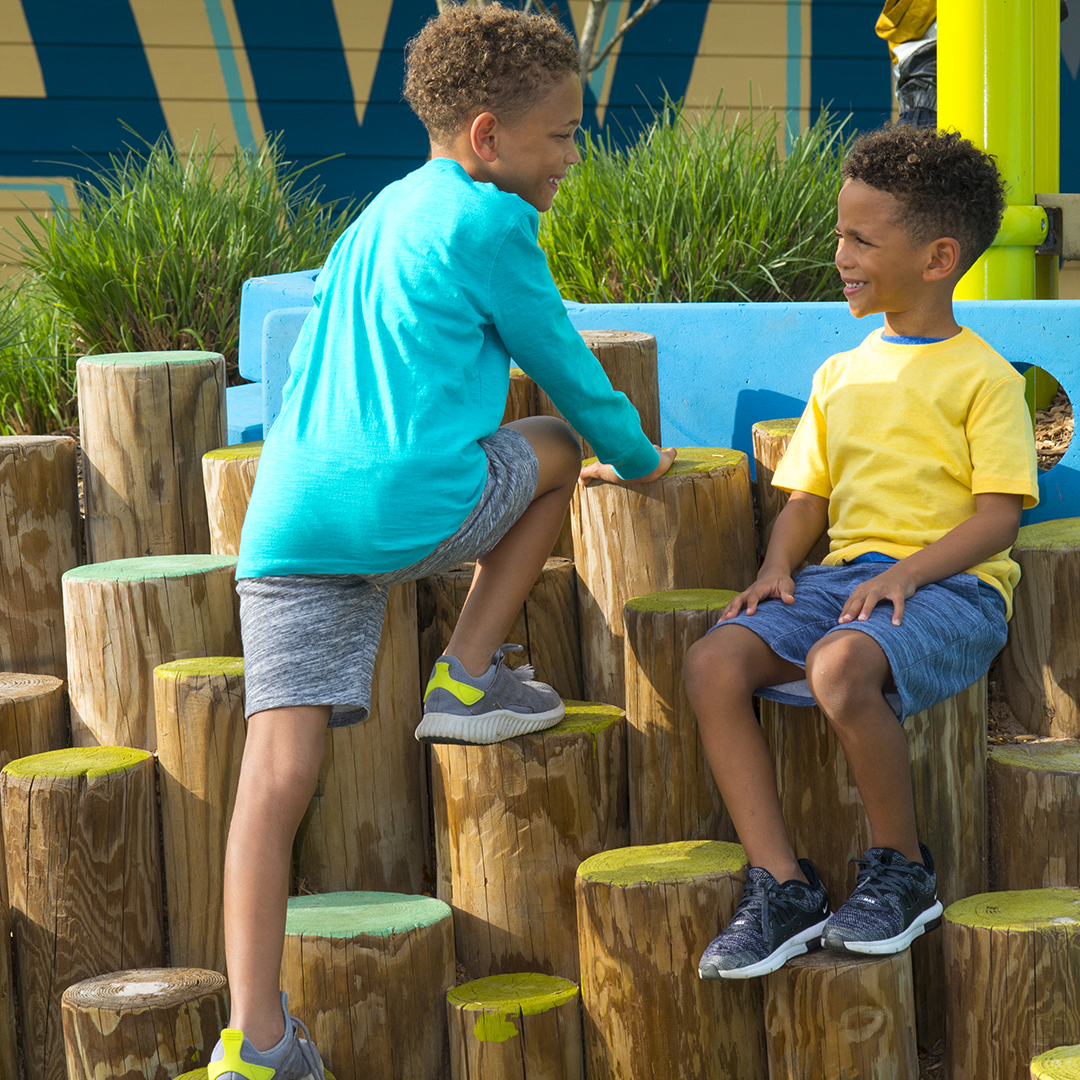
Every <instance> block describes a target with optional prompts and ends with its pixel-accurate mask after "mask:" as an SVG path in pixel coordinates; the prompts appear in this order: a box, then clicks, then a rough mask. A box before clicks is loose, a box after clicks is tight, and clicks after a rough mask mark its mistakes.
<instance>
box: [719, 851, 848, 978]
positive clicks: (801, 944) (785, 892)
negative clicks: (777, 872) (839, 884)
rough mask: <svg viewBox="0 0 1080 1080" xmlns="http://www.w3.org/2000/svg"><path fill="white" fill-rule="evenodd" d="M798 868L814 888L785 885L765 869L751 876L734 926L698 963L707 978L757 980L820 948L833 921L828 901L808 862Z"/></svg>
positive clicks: (749, 873)
mask: <svg viewBox="0 0 1080 1080" xmlns="http://www.w3.org/2000/svg"><path fill="white" fill-rule="evenodd" d="M799 866H800V867H801V868H802V872H803V873H804V874H805V875H806V880H807V882H809V884H806V883H804V882H802V881H785V882H784V883H783V884H781V883H780V882H778V881H777V880H776V878H774V877H773V876H772V874H770V873H769V871H768V870H764V869H762V868H761V867H760V866H751V867H750V869H749V870H748V871H747V872H746V884H745V885H744V886H743V894H742V898H741V899H740V900H739V906H738V907H737V908H736V909H735V914H734V915H733V916H732V917H731V921H730V922H729V923H728V924H727V926H725V927H724V930H723V932H722V933H721V934H720V936H719V937H718V938H716V940H715V941H713V942H712V944H711V945H710V946H709V947H708V948H707V949H706V950H705V952H704V954H703V955H702V957H701V962H700V963H699V964H698V975H699V976H700V977H701V978H703V979H752V978H753V977H754V976H756V975H768V973H769V972H770V971H776V969H777V968H781V967H783V966H784V964H785V963H786V962H787V961H788V960H789V959H791V957H793V956H801V955H802V954H803V953H804V952H809V951H810V950H811V949H817V948H819V947H820V945H821V931H822V929H823V928H824V926H825V921H826V919H828V917H829V897H828V894H827V893H826V892H825V886H824V885H822V884H821V880H820V879H819V878H818V874H817V870H816V869H815V868H814V864H813V863H812V862H811V861H810V860H809V859H800V860H799Z"/></svg>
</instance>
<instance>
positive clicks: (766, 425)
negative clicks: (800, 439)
mask: <svg viewBox="0 0 1080 1080" xmlns="http://www.w3.org/2000/svg"><path fill="white" fill-rule="evenodd" d="M798 426H799V418H798V417H797V416H794V417H788V418H786V419H784V420H759V421H758V422H757V423H756V424H755V425H754V427H755V428H756V429H757V430H758V431H760V432H762V433H763V434H765V435H772V436H773V437H774V438H781V439H782V438H783V437H784V436H785V435H787V436H790V435H794V434H795V429H796V428H797V427H798Z"/></svg>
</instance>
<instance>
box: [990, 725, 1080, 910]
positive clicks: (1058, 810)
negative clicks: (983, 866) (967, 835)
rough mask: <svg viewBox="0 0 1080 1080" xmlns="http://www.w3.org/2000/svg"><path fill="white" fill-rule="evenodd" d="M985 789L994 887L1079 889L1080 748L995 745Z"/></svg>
mask: <svg viewBox="0 0 1080 1080" xmlns="http://www.w3.org/2000/svg"><path fill="white" fill-rule="evenodd" d="M986 785H987V796H988V803H989V807H990V888H991V889H994V890H995V891H997V890H1005V889H1041V888H1053V887H1054V886H1059V885H1069V886H1072V887H1073V888H1075V887H1077V886H1080V744H1078V743H1076V742H1073V741H1069V742H1052V743H1035V744H1029V745H1024V744H1016V745H1011V746H991V747H990V751H989V757H988V758H987V762H986ZM1021 833H1022V837H1023V839H1022V842H1020V841H1019V834H1021Z"/></svg>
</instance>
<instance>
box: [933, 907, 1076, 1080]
mask: <svg viewBox="0 0 1080 1080" xmlns="http://www.w3.org/2000/svg"><path fill="white" fill-rule="evenodd" d="M943 925H944V930H945V935H944V937H945V964H946V979H947V983H948V995H947V997H946V1010H947V1015H946V1021H945V1068H946V1072H947V1075H948V1076H951V1077H969V1076H970V1077H978V1078H979V1080H1014V1078H1016V1077H1024V1076H1026V1075H1027V1074H1028V1069H1029V1063H1030V1062H1031V1059H1032V1058H1033V1057H1034V1056H1035V1055H1037V1054H1041V1053H1043V1052H1044V1051H1046V1050H1050V1049H1052V1048H1054V1047H1056V1046H1062V1045H1065V1044H1073V1043H1077V1042H1080V997H1078V996H1077V993H1076V979H1077V974H1076V973H1077V971H1078V970H1080V891H1078V890H1076V889H1033V890H1029V891H1020V892H994V893H980V894H978V895H975V896H969V897H967V898H966V899H964V900H960V901H957V902H956V903H955V904H952V905H950V906H949V907H948V908H946V909H945V919H944V923H943Z"/></svg>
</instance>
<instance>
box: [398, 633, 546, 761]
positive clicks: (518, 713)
mask: <svg viewBox="0 0 1080 1080" xmlns="http://www.w3.org/2000/svg"><path fill="white" fill-rule="evenodd" d="M511 652H521V646H520V645H502V646H500V647H499V649H498V651H497V652H496V653H495V658H494V665H493V669H489V670H488V671H486V672H485V673H484V674H483V675H481V676H479V678H476V679H474V678H473V677H472V676H471V675H470V674H469V673H468V672H467V671H466V670H465V669H464V668H463V667H462V666H461V664H460V662H459V661H458V660H457V658H456V657H453V656H440V657H439V659H438V660H436V661H435V667H434V669H433V670H432V672H431V679H430V680H429V682H428V685H427V691H426V692H425V694H424V719H423V720H421V721H420V726H419V727H418V728H417V729H416V737H417V739H418V740H419V741H420V742H425V743H460V744H463V745H466V746H477V745H479V746H484V745H487V744H488V743H495V742H502V740H503V739H513V738H515V737H516V736H518V735H527V734H528V733H529V732H531V731H543V730H544V729H545V728H549V727H553V726H554V725H555V724H557V723H558V722H559V721H560V720H561V719H562V718H563V716H564V715H565V713H566V706H565V705H563V703H562V699H561V698H560V697H559V695H558V694H556V693H555V691H554V690H552V689H551V687H550V686H548V685H547V683H542V682H536V681H535V680H534V679H533V669H532V667H531V666H529V665H528V664H524V665H522V666H521V667H519V668H508V667H507V666H506V664H505V663H503V658H504V657H505V656H506V654H507V653H511Z"/></svg>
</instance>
